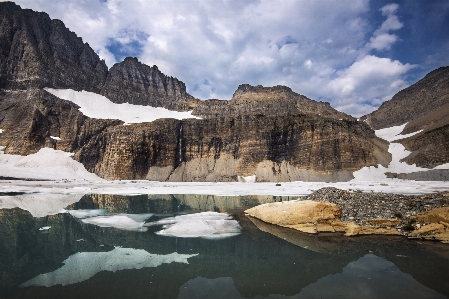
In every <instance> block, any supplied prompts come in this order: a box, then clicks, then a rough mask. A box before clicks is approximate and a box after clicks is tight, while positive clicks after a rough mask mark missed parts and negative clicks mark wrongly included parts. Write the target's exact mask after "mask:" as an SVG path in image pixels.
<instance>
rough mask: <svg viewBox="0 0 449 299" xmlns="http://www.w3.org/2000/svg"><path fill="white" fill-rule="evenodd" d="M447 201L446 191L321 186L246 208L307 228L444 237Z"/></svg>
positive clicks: (448, 231)
mask: <svg viewBox="0 0 449 299" xmlns="http://www.w3.org/2000/svg"><path fill="white" fill-rule="evenodd" d="M448 205H449V194H432V195H426V196H412V195H408V196H407V195H395V194H383V193H361V192H357V193H351V192H348V191H344V190H339V189H336V188H322V189H320V190H317V191H315V192H313V193H312V194H311V195H309V196H307V197H305V198H304V199H301V200H295V201H290V202H275V203H266V204H262V205H259V206H255V207H253V208H251V209H248V210H246V211H245V213H247V214H248V215H249V216H251V217H255V218H257V219H259V220H262V221H264V222H267V223H270V224H275V225H278V226H282V227H285V228H291V229H295V230H298V231H301V232H305V233H311V234H316V233H328V232H342V233H344V234H345V236H356V235H372V234H374V235H404V236H408V237H409V238H413V239H426V240H438V241H441V242H443V243H449V207H448ZM350 215H352V216H350Z"/></svg>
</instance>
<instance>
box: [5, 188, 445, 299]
mask: <svg viewBox="0 0 449 299" xmlns="http://www.w3.org/2000/svg"><path fill="white" fill-rule="evenodd" d="M33 196H34V197H33ZM60 197H61V198H59V199H58V196H55V195H54V194H53V195H51V196H50V195H48V199H45V198H46V195H45V194H36V195H29V194H0V201H3V205H2V206H3V207H8V208H4V209H0V275H1V281H0V298H2V299H3V298H77V299H79V298H82V299H87V298H133V299H137V298H164V299H169V298H189V299H195V298H448V297H449V244H441V243H433V242H418V241H410V240H408V239H405V238H402V237H387V236H365V237H352V238H346V237H343V236H339V235H336V234H328V235H325V234H324V235H323V234H321V235H306V234H303V233H300V232H296V231H292V230H287V229H281V228H279V227H276V226H273V225H269V224H266V223H263V222H261V221H258V220H256V219H250V218H249V217H247V216H245V214H244V213H243V210H245V209H247V208H249V207H252V206H255V205H257V204H260V203H265V202H273V201H282V200H291V199H293V198H290V197H273V196H205V195H135V196H119V195H84V196H82V195H79V196H78V197H79V198H77V197H73V196H69V195H60ZM57 201H60V202H63V203H65V204H63V207H62V208H65V210H64V209H62V208H61V207H59V206H58V205H53V206H52V204H51V203H55V202H57ZM49 202H51V203H50V204H49ZM46 204H48V206H46ZM14 205H16V206H20V207H21V208H17V207H16V208H12V207H13V206H14ZM204 212H209V213H204ZM225 214H227V215H225ZM228 215H229V216H228ZM181 220H183V221H184V222H182V221H181ZM199 223H200V224H201V225H200V224H199ZM176 225H178V226H176ZM176 227H177V229H175V228H176ZM186 227H191V229H185V228H186ZM170 229H172V230H170ZM214 229H215V230H214Z"/></svg>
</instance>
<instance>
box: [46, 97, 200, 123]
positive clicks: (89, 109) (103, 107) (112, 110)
mask: <svg viewBox="0 0 449 299" xmlns="http://www.w3.org/2000/svg"><path fill="white" fill-rule="evenodd" d="M45 90H46V91H48V92H49V93H51V94H52V95H54V96H56V97H58V98H60V99H63V100H66V101H70V102H72V103H75V104H76V105H78V106H80V108H79V111H81V112H82V113H83V114H84V115H85V116H87V117H90V118H101V119H119V120H121V121H124V122H125V124H135V123H143V122H152V121H155V120H156V119H160V118H175V119H185V118H199V117H196V116H193V115H192V112H191V111H189V112H178V111H172V110H168V109H165V108H161V107H151V106H140V105H132V104H128V103H124V104H115V103H113V102H111V101H110V100H109V99H108V98H106V97H104V96H102V95H99V94H96V93H93V92H87V91H84V90H83V91H75V90H73V89H53V88H45Z"/></svg>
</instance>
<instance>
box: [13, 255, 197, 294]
mask: <svg viewBox="0 0 449 299" xmlns="http://www.w3.org/2000/svg"><path fill="white" fill-rule="evenodd" d="M196 255H198V254H179V253H177V252H174V253H171V254H166V255H159V254H151V253H149V252H147V251H145V250H143V249H134V248H121V247H116V248H114V249H113V250H111V251H109V252H79V253H76V254H74V255H72V256H70V257H69V258H67V259H66V260H65V261H64V262H63V263H64V265H63V266H62V267H61V268H59V269H57V270H55V271H53V272H49V273H45V274H40V275H38V276H36V277H34V278H32V279H30V280H28V281H26V282H24V283H23V284H22V285H21V287H30V286H45V287H50V286H54V285H58V284H60V285H63V286H64V285H68V284H74V283H78V282H82V281H85V280H88V279H89V278H91V277H92V276H94V275H95V274H97V273H98V272H101V271H111V272H116V271H120V270H125V269H142V268H147V267H158V266H160V265H162V264H169V263H174V262H175V263H184V264H188V261H187V259H189V258H191V257H193V256H196Z"/></svg>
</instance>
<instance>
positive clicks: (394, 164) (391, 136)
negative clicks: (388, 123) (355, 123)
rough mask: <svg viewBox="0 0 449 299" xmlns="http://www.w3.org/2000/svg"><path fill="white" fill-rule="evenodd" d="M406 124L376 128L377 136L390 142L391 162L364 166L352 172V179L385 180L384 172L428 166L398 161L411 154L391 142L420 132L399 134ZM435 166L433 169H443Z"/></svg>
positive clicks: (403, 171)
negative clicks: (385, 165)
mask: <svg viewBox="0 0 449 299" xmlns="http://www.w3.org/2000/svg"><path fill="white" fill-rule="evenodd" d="M406 125H407V124H406V123H405V124H403V125H401V126H394V127H391V128H385V129H380V130H376V135H377V137H380V138H382V139H385V140H387V141H389V142H390V146H389V148H388V152H389V153H390V154H391V158H392V159H391V162H390V164H389V165H388V167H383V166H382V165H377V166H376V167H375V166H370V167H364V168H362V169H360V170H358V171H355V172H354V179H353V180H352V181H379V180H387V176H386V174H385V173H386V172H391V173H412V172H419V171H427V170H429V169H428V168H422V167H418V166H416V164H413V165H409V164H407V163H405V162H400V160H401V159H404V158H406V157H407V156H408V155H410V154H411V152H410V151H407V150H406V149H405V147H404V146H403V145H402V144H400V143H397V142H393V141H395V140H399V139H404V138H408V137H411V136H413V135H416V134H418V133H420V132H421V131H422V130H420V131H416V132H413V133H410V134H406V135H401V132H402V131H403V130H404V128H405V126H406ZM441 166H444V165H440V168H437V167H435V169H444V168H441Z"/></svg>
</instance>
